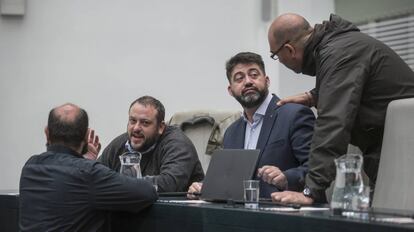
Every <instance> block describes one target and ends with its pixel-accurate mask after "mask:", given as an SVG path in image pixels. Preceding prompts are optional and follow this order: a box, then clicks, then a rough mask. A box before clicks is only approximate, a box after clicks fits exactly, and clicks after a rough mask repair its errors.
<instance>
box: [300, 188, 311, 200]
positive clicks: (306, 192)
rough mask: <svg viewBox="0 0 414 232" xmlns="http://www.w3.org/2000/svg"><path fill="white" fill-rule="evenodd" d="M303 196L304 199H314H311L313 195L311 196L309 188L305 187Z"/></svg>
mask: <svg viewBox="0 0 414 232" xmlns="http://www.w3.org/2000/svg"><path fill="white" fill-rule="evenodd" d="M302 193H303V195H305V197H309V198H312V199H314V197H313V195H312V191H311V189H310V188H309V187H307V186H306V187H305V188H304V189H303V192H302Z"/></svg>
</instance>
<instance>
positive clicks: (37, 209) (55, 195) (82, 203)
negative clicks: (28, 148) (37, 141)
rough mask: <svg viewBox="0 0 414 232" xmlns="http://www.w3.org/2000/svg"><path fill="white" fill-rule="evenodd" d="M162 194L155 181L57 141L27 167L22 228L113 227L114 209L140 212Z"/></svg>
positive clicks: (22, 187) (22, 188)
mask: <svg viewBox="0 0 414 232" xmlns="http://www.w3.org/2000/svg"><path fill="white" fill-rule="evenodd" d="M156 199H157V193H156V192H155V189H154V188H153V186H152V185H151V184H150V183H148V182H146V181H144V180H138V179H135V178H130V177H127V176H123V175H121V174H119V173H116V172H114V171H113V170H111V169H109V168H107V167H105V166H104V165H102V164H100V163H98V162H96V161H92V160H87V159H84V158H83V157H82V156H80V155H79V154H77V153H76V152H75V151H73V150H71V149H69V148H67V147H64V146H61V145H51V146H49V147H48V150H47V152H45V153H43V154H40V155H35V156H32V157H31V158H30V159H29V160H28V161H27V162H26V164H25V165H24V167H23V170H22V174H21V177H20V230H21V231H31V232H32V231H88V232H89V231H103V230H109V224H105V223H106V219H107V216H108V212H110V211H129V212H138V211H140V210H142V209H144V208H145V207H148V206H149V205H151V204H152V203H153V202H154V201H155V200H156ZM104 224H105V225H106V227H105V228H104Z"/></svg>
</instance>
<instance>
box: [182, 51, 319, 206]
mask: <svg viewBox="0 0 414 232" xmlns="http://www.w3.org/2000/svg"><path fill="white" fill-rule="evenodd" d="M226 74H227V79H228V81H229V86H228V87H227V90H228V92H229V94H230V95H231V96H233V97H234V98H235V99H236V100H237V101H238V102H239V103H240V105H241V106H242V107H243V111H244V113H243V116H242V117H241V118H240V119H239V120H237V121H235V122H234V123H232V124H231V125H230V126H229V127H228V128H227V130H226V133H225V134H224V141H223V147H224V148H225V149H259V150H260V155H259V161H258V164H257V166H256V168H257V178H260V179H261V182H260V195H261V197H266V198H270V194H271V193H272V192H275V191H282V190H295V191H301V190H302V189H303V186H304V181H305V175H306V172H307V169H308V154H309V147H310V143H311V139H312V132H313V123H314V120H315V116H314V115H313V112H312V111H311V110H310V109H309V108H308V107H305V106H303V105H299V104H292V103H291V104H286V105H284V106H277V105H276V102H277V101H279V98H278V97H277V96H276V95H272V94H270V93H269V84H270V80H269V77H268V76H266V72H265V67H264V62H263V60H262V57H261V56H260V55H258V54H255V53H251V52H242V53H239V54H237V55H235V56H233V57H232V58H231V59H230V60H229V61H228V62H227V63H226ZM200 190H201V184H199V183H194V184H193V185H192V186H191V187H190V189H189V192H200ZM189 197H191V196H189Z"/></svg>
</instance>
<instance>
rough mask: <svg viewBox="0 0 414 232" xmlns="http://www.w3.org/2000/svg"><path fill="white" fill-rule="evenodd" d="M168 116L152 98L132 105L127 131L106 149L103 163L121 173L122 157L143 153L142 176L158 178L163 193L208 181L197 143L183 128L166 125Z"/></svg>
mask: <svg viewBox="0 0 414 232" xmlns="http://www.w3.org/2000/svg"><path fill="white" fill-rule="evenodd" d="M164 117H165V109H164V106H163V104H162V103H161V102H160V101H158V100H157V99H155V98H153V97H151V96H143V97H140V98H138V99H137V100H135V101H134V102H132V103H131V105H130V108H129V118H128V124H127V132H126V133H124V134H122V135H120V136H118V137H116V138H115V139H114V140H113V141H112V142H111V143H110V144H109V145H108V146H107V147H106V148H105V149H104V151H103V153H102V155H101V156H100V157H99V161H100V162H102V163H103V164H105V165H106V166H108V167H110V168H111V169H113V170H116V171H119V170H120V167H121V162H120V159H119V156H121V155H122V154H125V153H126V152H130V153H140V155H141V162H140V166H141V172H142V173H141V174H142V176H143V177H144V178H145V177H151V178H154V179H155V180H156V181H155V183H156V184H157V187H158V191H159V192H181V191H186V190H187V188H188V186H189V185H190V184H191V183H192V182H194V181H200V180H202V179H203V178H204V173H203V169H202V168H201V163H200V161H199V159H198V156H197V151H196V149H195V147H194V145H193V143H192V142H191V141H190V139H189V138H187V136H186V135H185V134H184V133H183V132H182V131H181V130H180V129H179V128H177V127H173V126H167V125H165V122H164Z"/></svg>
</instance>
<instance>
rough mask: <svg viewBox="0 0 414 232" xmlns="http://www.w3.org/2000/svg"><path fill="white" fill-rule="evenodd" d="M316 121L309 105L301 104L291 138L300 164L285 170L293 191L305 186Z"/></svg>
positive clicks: (294, 118)
mask: <svg viewBox="0 0 414 232" xmlns="http://www.w3.org/2000/svg"><path fill="white" fill-rule="evenodd" d="M314 123H315V115H314V114H313V112H312V111H311V110H310V109H309V108H308V107H304V106H300V109H299V110H297V111H296V112H295V114H294V116H293V122H292V123H291V126H290V128H289V138H290V144H291V147H292V152H293V155H294V156H295V159H296V160H297V161H298V163H299V165H298V166H297V167H295V168H290V169H287V170H285V171H284V172H283V173H284V174H285V176H286V178H287V180H288V189H289V190H291V191H301V190H302V189H303V187H304V184H305V175H306V173H307V171H308V158H309V150H310V145H311V141H312V135H313V126H314Z"/></svg>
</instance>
